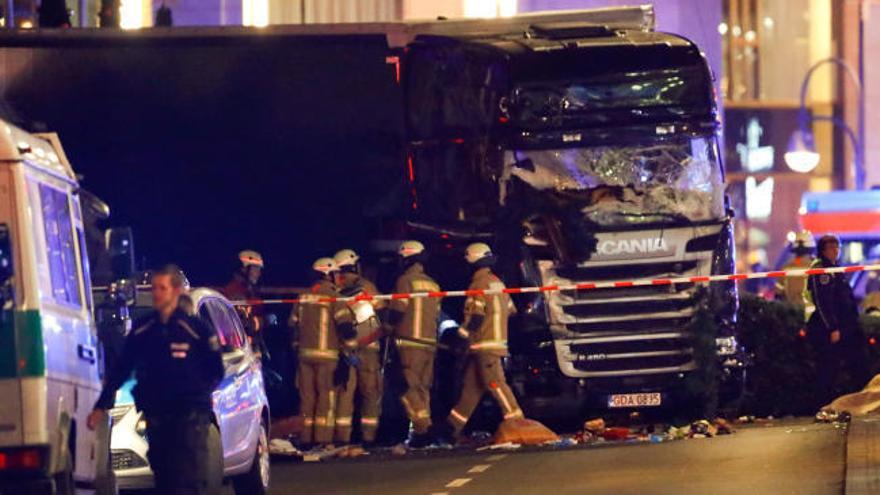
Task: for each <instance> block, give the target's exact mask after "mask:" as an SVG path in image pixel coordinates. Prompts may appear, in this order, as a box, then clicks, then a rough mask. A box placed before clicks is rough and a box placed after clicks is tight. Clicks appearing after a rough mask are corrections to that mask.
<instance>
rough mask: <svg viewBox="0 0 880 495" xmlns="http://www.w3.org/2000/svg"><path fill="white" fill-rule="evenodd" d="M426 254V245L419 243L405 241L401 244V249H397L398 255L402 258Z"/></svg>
mask: <svg viewBox="0 0 880 495" xmlns="http://www.w3.org/2000/svg"><path fill="white" fill-rule="evenodd" d="M424 252H425V245H424V244H422V243H421V242H419V241H403V242H401V243H400V247H399V248H397V254H399V255H400V257H401V258H409V257H412V256H418V255H420V254H422V253H424Z"/></svg>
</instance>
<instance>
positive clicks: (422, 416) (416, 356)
mask: <svg viewBox="0 0 880 495" xmlns="http://www.w3.org/2000/svg"><path fill="white" fill-rule="evenodd" d="M398 354H400V365H401V368H403V379H404V380H405V381H406V392H404V393H403V395H402V396H401V397H400V401H401V402H402V403H403V407H404V409H406V414H407V416H409V420H410V421H412V424H413V431H415V433H417V434H424V433H428V430H429V429H430V428H431V385H432V383H433V381H434V349H433V348H429V347H415V346H401V347H400V348H399V349H398Z"/></svg>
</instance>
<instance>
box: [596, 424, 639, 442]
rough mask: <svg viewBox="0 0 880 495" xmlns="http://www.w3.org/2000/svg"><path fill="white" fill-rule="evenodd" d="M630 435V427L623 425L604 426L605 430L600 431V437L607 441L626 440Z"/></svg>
mask: <svg viewBox="0 0 880 495" xmlns="http://www.w3.org/2000/svg"><path fill="white" fill-rule="evenodd" d="M631 435H632V432H631V431H630V429H629V428H623V427H612V428H606V429H605V431H604V432H602V438H604V439H605V440H608V441H615V440H627V439H629V438H630V436H631Z"/></svg>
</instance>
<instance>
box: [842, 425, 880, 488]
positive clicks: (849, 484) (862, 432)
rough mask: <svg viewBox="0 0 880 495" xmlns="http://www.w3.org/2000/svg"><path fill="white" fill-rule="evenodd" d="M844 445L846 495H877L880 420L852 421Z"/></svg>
mask: <svg viewBox="0 0 880 495" xmlns="http://www.w3.org/2000/svg"><path fill="white" fill-rule="evenodd" d="M847 435H848V437H847V442H846V495H865V494H874V493H880V417H877V416H873V417H861V418H853V419H852V422H851V423H850V425H849V433H848V434H847Z"/></svg>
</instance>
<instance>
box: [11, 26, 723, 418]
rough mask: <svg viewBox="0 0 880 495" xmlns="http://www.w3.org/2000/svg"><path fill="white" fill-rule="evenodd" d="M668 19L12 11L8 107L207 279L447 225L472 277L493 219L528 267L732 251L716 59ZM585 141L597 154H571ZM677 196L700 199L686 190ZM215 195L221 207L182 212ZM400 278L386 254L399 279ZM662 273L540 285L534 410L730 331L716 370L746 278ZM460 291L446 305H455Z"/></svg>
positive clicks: (519, 356)
mask: <svg viewBox="0 0 880 495" xmlns="http://www.w3.org/2000/svg"><path fill="white" fill-rule="evenodd" d="M572 23H574V24H572ZM584 23H589V24H591V25H592V26H591V27H585V26H584ZM652 23H653V17H652V12H651V11H650V8H623V9H604V10H597V11H583V12H575V13H563V14H546V15H526V16H517V17H515V18H513V19H505V20H498V21H460V22H459V21H455V22H428V23H409V24H403V23H400V24H381V25H379V24H377V25H335V26H291V27H277V28H268V29H265V30H253V29H239V28H204V29H198V28H196V29H172V30H160V29H157V30H147V31H144V32H138V33H126V32H118V31H116V32H112V31H111V32H106V31H96V30H84V31H76V30H71V31H66V32H11V33H10V32H0V64H2V68H3V70H2V74H0V89H2V95H3V103H4V106H5V113H6V114H7V116H8V117H10V118H12V119H13V120H14V121H17V122H18V123H20V124H21V125H23V126H25V127H27V128H36V129H39V128H41V127H45V128H50V129H53V130H55V131H57V132H58V133H59V134H61V135H62V136H63V137H64V139H65V142H66V143H68V145H67V148H68V153H69V154H70V155H72V156H73V157H75V158H76V161H77V162H78V163H80V164H81V165H80V171H81V172H82V173H83V174H84V176H85V185H86V187H88V188H89V189H90V190H91V191H93V192H94V193H96V194H97V195H99V196H101V197H102V198H103V199H105V200H106V201H107V202H108V203H109V204H111V205H113V207H114V214H113V217H112V218H115V219H116V220H117V221H123V222H124V223H126V224H130V225H132V226H133V228H134V230H135V232H137V243H138V251H139V253H140V254H143V253H146V255H147V259H148V262H149V264H150V265H155V264H158V263H160V262H165V261H177V262H180V263H182V264H184V266H185V268H186V269H187V271H188V273H189V275H190V278H191V279H194V280H199V281H200V283H203V282H210V283H216V284H221V283H223V277H224V274H225V273H226V272H227V270H231V269H232V268H233V266H234V253H235V252H237V251H238V250H240V249H242V248H246V247H248V248H256V249H258V250H260V251H262V252H263V254H264V256H265V257H266V259H268V260H270V261H269V267H270V268H269V269H268V270H267V276H268V282H269V283H270V284H271V283H273V282H275V283H276V284H277V283H279V282H281V281H283V283H289V281H290V280H298V281H301V280H302V278H303V275H305V274H306V273H307V271H306V270H307V267H308V266H309V265H310V260H312V259H314V258H317V257H319V256H322V255H326V254H327V253H332V252H335V250H337V249H339V248H341V247H347V246H351V247H354V248H358V249H360V250H361V251H368V250H369V248H372V249H373V251H374V254H373V255H372V256H370V257H371V258H372V261H375V262H376V263H374V265H377V264H378V265H381V264H382V261H383V260H387V259H389V258H388V256H387V254H388V252H389V249H388V248H390V247H392V246H394V244H395V243H396V242H397V240H399V239H401V238H405V237H417V238H420V239H422V240H424V241H426V242H428V243H429V244H430V246H431V251H432V253H433V257H432V261H431V265H432V266H431V267H430V268H431V269H432V271H433V272H434V273H436V274H437V276H438V278H439V279H440V282H441V285H442V286H443V287H445V288H460V287H461V286H462V285H464V284H465V283H466V280H467V275H468V274H467V273H466V271H465V267H464V266H463V265H464V264H463V262H462V260H461V249H463V247H464V246H465V245H466V244H467V243H468V242H471V241H474V240H486V241H489V242H491V243H493V244H495V246H496V251H498V252H499V253H500V261H501V263H500V265H499V271H500V272H501V274H502V275H503V276H504V278H505V280H506V281H507V283H508V285H509V286H517V285H540V284H546V283H549V282H551V281H554V280H555V281H559V280H563V279H564V280H571V281H578V282H580V281H587V280H590V281H593V280H603V279H619V278H645V277H654V276H661V275H664V276H665V275H678V274H681V275H684V274H699V275H707V274H709V273H726V272H729V271H730V270H731V269H732V266H733V265H732V259H733V258H732V257H733V252H732V244H731V241H730V240H731V238H732V232H731V229H732V227H731V223H730V219H729V218H728V217H727V210H726V208H725V207H724V204H723V182H722V174H723V172H722V169H721V164H720V162H719V161H718V160H717V158H715V156H717V153H716V152H715V146H716V144H715V135H716V133H717V130H718V127H717V125H718V124H717V119H716V108H715V102H714V100H713V97H712V93H711V77H710V74H709V71H708V68H707V66H706V63H705V61H704V60H703V58H702V57H701V55H700V54H699V52H698V50H697V49H696V47H694V46H693V45H692V44H691V43H690V42H687V41H686V40H683V39H681V38H678V37H675V36H671V35H665V34H659V33H653V32H650V29H651V27H652ZM597 25H598V26H597ZM600 26H606V27H600ZM524 33H527V34H524ZM679 83H680V84H679ZM636 85H642V86H643V87H642V88H641V89H634V86H636ZM627 88H628V89H627ZM663 88H666V89H663ZM563 100H565V102H563ZM561 105H566V107H565V108H564V109H563V108H562V107H561ZM561 110H564V111H561ZM645 143H648V144H645ZM658 143H659V148H657V147H656V145H658ZM634 144H638V146H636V148H635V150H632V149H630V148H631V147H632V146H633V145H634ZM597 146H598V147H599V148H596V147H597ZM645 147H647V148H645ZM655 148H656V149H655ZM567 150H569V151H567ZM571 150H574V151H571ZM579 150H588V151H579ZM609 150H611V151H613V153H616V154H617V155H612V156H619V157H622V158H620V159H619V160H623V162H626V163H628V167H629V169H630V172H631V173H630V176H631V178H633V177H635V178H638V177H641V176H642V175H644V174H641V175H640V174H639V173H636V172H633V171H634V170H637V169H638V167H636V166H635V165H634V164H638V163H655V164H654V165H652V166H653V167H654V168H656V170H654V169H652V170H651V171H650V175H652V176H656V181H662V180H666V179H670V180H671V179H673V178H674V177H672V176H671V175H670V174H673V175H674V173H675V170H677V169H676V167H675V166H672V164H671V162H670V161H669V159H666V161H664V159H663V158H662V157H667V156H673V157H675V160H678V161H679V165H681V164H687V163H690V161H694V153H702V155H701V157H697V158H698V160H697V161H698V162H699V163H700V164H701V166H702V168H701V169H699V170H697V171H696V173H695V174H694V175H695V176H696V178H694V179H693V181H691V182H693V183H694V185H693V189H694V191H696V192H701V193H705V194H708V195H709V196H711V198H708V199H707V197H702V196H701V197H696V196H694V195H693V194H691V195H690V196H689V194H690V193H692V192H694V191H691V190H685V191H684V192H681V193H680V194H679V192H680V191H679V192H676V191H675V190H674V189H675V188H672V189H673V190H672V191H671V192H670V191H667V190H664V191H661V192H662V193H663V194H659V196H658V195H654V194H653V193H652V192H651V191H653V190H652V189H651V188H650V187H647V186H646V187H638V188H635V187H629V186H628V185H627V183H626V180H625V179H620V180H617V181H611V182H609V181H608V180H607V179H608V177H610V176H613V175H615V173H614V171H613V170H614V163H615V162H614V160H611V161H608V160H606V162H608V163H605V165H603V166H604V167H605V168H606V170H605V172H602V173H597V170H593V169H594V168H595V167H594V165H595V163H594V162H596V160H599V161H601V156H604V155H605V154H606V151H609ZM566 153H569V154H570V153H574V155H571V157H570V158H571V160H573V161H572V166H573V167H574V168H570V171H569V172H563V173H562V174H561V175H560V173H559V172H560V170H559V166H558V165H559V163H562V162H560V161H559V160H557V158H559V157H560V156H563V155H566ZM646 153H647V154H648V155H651V153H653V154H654V155H651V156H654V158H650V157H648V158H646V156H648V155H646ZM594 155H595V156H594ZM658 156H659V157H660V158H657V157H658ZM545 158H546V159H547V160H549V161H547V162H546V163H545V161H544V160H545ZM615 160H618V159H617V158H615ZM619 160H618V161H619ZM652 160H653V161H652ZM658 160H659V161H658ZM554 161H555V162H554ZM557 162H558V163H557ZM623 162H622V163H623ZM591 163H592V164H593V165H591ZM596 163H598V162H596ZM609 166H610V167H611V168H610V169H608V167H609ZM591 167H592V168H591ZM658 167H659V168H658ZM563 168H565V167H563ZM566 170H568V169H566ZM576 170H580V171H579V172H578V171H576ZM689 170H690V169H689ZM571 171H576V172H575V173H571ZM633 173H635V175H633ZM529 174H532V175H529ZM548 174H549V175H548ZM603 174H604V175H603ZM609 174H610V175H609ZM700 174H702V175H705V176H706V177H708V179H706V180H702V179H701V178H700V177H702V176H701V175H700ZM707 174H708V175H707ZM618 175H620V174H618ZM547 177H549V178H550V181H551V182H550V184H551V186H547V183H545V182H543V181H544V178H547ZM599 177H604V179H602V180H598V179H597V178H599ZM621 177H624V176H623V175H621ZM676 177H677V176H676ZM704 179H705V178H704ZM652 180H654V179H651V178H645V179H644V180H643V181H642V182H645V183H646V184H648V183H651V181H652ZM676 180H677V179H676ZM701 180H702V182H700V181H701ZM304 185H307V186H304ZM648 185H650V184H648ZM569 186H573V187H569ZM628 189H629V190H631V191H630V192H626V190H628ZM667 189H669V188H667ZM649 193H650V194H649ZM670 194H671V198H672V200H671V203H673V204H674V203H677V202H682V203H687V204H691V203H692V204H693V205H694V206H693V208H692V210H693V211H690V212H684V213H682V212H681V211H678V210H675V209H673V210H669V204H670V201H669V200H668V199H669V197H670V196H669V195H670ZM594 196H595V197H594ZM624 196H626V197H624ZM654 196H658V197H654ZM596 198H600V199H601V198H605V199H609V198H610V199H614V198H617V199H616V201H618V202H622V201H623V202H630V203H633V201H634V203H633V205H629V206H627V208H628V209H629V210H628V213H627V215H629V216H627V217H626V218H628V219H629V220H632V219H635V220H634V221H629V220H627V221H622V220H621V218H618V217H617V216H615V214H614V211H617V210H619V209H620V208H619V206H620V205H614V204H613V202H607V201H606V202H605V203H602V204H603V205H604V207H605V208H604V209H603V208H594V207H595V206H596V204H598V203H601V201H597V200H596ZM633 198H635V199H633ZM663 198H666V199H667V201H666V202H665V203H664V202H663V201H662V200H663ZM695 198H696V199H695ZM719 198H720V199H719ZM646 199H652V201H653V203H650V202H648V203H646V202H645V200H646ZM624 200H626V201H624ZM631 200H632V201H631ZM658 201H659V202H660V203H661V206H660V207H657V206H656V204H657V202H658ZM719 201H720V203H719ZM707 202H708V203H711V204H708V205H707V204H704V203H707ZM193 204H198V205H202V209H203V210H204V213H200V214H199V215H182V214H180V213H179V212H181V211H184V208H185V207H186V208H187V209H188V210H192V207H191V205H193ZM585 208H586V209H590V208H592V210H590V211H589V213H588V214H585V213H584V209H585ZM657 208H659V210H657ZM655 210H656V211H655ZM710 210H711V211H710ZM212 212H213V213H212ZM694 212H696V213H694ZM609 215H610V217H609ZM611 217H613V218H611ZM609 218H610V219H609ZM368 247H369V248H368ZM594 251H596V252H595V253H594ZM392 276H393V273H391V271H390V270H383V271H382V272H381V274H380V288H384V289H386V290H388V289H390V287H391V286H390V284H389V283H388V282H389V280H390V279H391V278H392ZM383 280H384V282H385V283H384V284H383V283H381V282H382V281H383ZM98 282H99V283H100V282H102V281H98ZM662 289H663V290H659V289H658V290H645V291H640V290H635V289H626V290H621V291H619V292H607V291H592V292H590V293H586V292H584V293H578V294H550V295H547V296H546V299H545V298H541V297H538V298H519V299H518V300H517V303H518V306H519V308H520V311H519V313H518V315H517V316H516V318H515V320H514V321H512V326H511V358H510V360H509V363H508V364H509V371H510V374H511V379H512V381H513V383H514V385H515V387H516V388H517V391H518V393H519V394H520V396H521V397H522V398H524V402H526V405H527V406H528V407H530V410H531V412H533V413H534V414H538V415H540V413H541V410H542V408H543V406H547V405H549V406H551V407H552V406H553V405H554V404H558V403H559V401H560V400H569V399H570V400H571V402H573V403H576V404H577V405H578V406H589V405H591V403H593V404H594V405H595V404H598V405H602V404H603V403H604V402H607V397H608V394H609V393H620V392H633V391H637V392H661V393H663V394H667V395H668V391H669V390H672V389H674V388H675V387H676V386H678V385H679V384H680V382H683V381H685V380H686V378H687V377H689V376H692V375H695V373H694V371H697V370H698V368H700V369H702V370H706V369H707V368H710V367H711V368H713V370H714V369H716V364H717V362H718V361H717V359H716V357H715V353H714V350H715V342H714V340H712V341H711V342H709V343H708V344H707V345H708V346H709V347H711V353H712V358H711V366H710V365H709V364H707V363H708V361H706V362H703V363H700V364H699V365H698V364H697V363H696V358H695V356H694V354H695V352H694V349H695V347H694V346H693V345H692V343H693V342H695V341H697V340H699V338H697V337H699V335H696V334H695V333H694V331H691V330H688V328H689V325H690V324H691V323H692V322H693V320H694V318H695V317H694V315H695V314H696V312H697V309H699V308H703V307H709V306H710V305H709V302H708V301H709V300H710V299H711V300H712V301H714V302H713V303H712V304H714V306H712V311H713V314H714V315H715V317H714V320H715V321H716V322H717V323H718V326H717V327H713V332H714V331H715V330H714V328H718V329H719V330H718V332H719V333H720V335H723V336H733V334H732V332H733V328H732V323H733V314H734V311H735V308H736V295H735V290H734V288H733V287H732V286H730V287H728V286H722V285H715V286H712V288H711V289H710V290H708V291H702V292H700V291H698V290H697V288H696V287H693V286H687V287H685V286H675V287H666V288H662ZM698 292H699V293H698ZM460 304H461V301H459V300H449V301H446V302H445V303H444V305H445V306H447V307H448V310H449V313H450V314H457V313H458V310H459V309H460ZM615 315H618V317H617V318H616V319H615ZM619 315H625V316H626V317H625V318H621V317H619ZM596 318H598V320H596V321H592V320H595V319H596ZM581 320H590V321H581ZM697 333H699V332H697ZM703 336H704V337H705V335H703ZM712 337H713V338H714V335H713V336H712ZM597 339H598V340H597ZM603 339H604V340H603ZM704 340H705V339H704ZM639 353H643V354H639ZM645 353H646V354H645ZM697 353H698V352H697ZM615 354H625V355H628V356H630V357H628V358H619V357H618V356H614V355H615ZM590 356H592V357H590ZM730 358H731V356H725V358H724V359H725V360H728V361H730V360H731V359H730ZM704 361H705V360H704ZM728 364H731V363H728ZM717 369H720V368H717ZM726 369H733V368H730V367H728V368H726ZM713 376H714V375H713ZM705 389H706V387H702V388H700V390H701V391H704V390H705ZM692 395H693V394H692ZM664 397H665V398H664V404H668V403H670V398H672V395H668V396H664ZM695 397H697V398H696V399H695V400H697V402H699V403H704V402H707V401H708V402H711V400H710V399H707V397H706V396H705V394H703V395H700V394H697V395H696V396H695ZM673 400H675V399H673ZM606 405H607V404H606ZM565 410H566V411H571V409H570V408H567V409H565Z"/></svg>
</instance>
